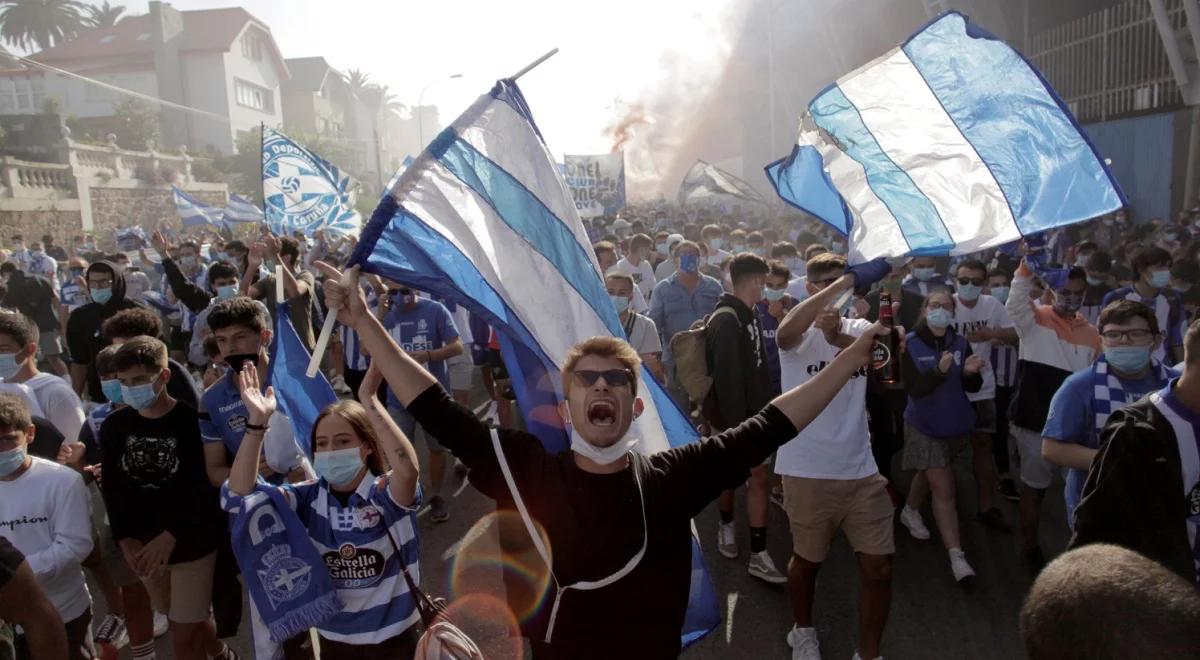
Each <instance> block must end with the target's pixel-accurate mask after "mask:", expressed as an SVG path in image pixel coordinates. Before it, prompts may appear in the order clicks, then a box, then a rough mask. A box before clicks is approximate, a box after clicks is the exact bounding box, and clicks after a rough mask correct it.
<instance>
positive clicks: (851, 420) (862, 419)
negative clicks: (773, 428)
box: [775, 319, 879, 479]
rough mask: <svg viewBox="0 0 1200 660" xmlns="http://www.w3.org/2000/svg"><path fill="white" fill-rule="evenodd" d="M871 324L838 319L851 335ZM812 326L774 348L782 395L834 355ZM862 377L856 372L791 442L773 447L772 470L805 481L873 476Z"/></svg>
mask: <svg viewBox="0 0 1200 660" xmlns="http://www.w3.org/2000/svg"><path fill="white" fill-rule="evenodd" d="M870 327H871V322H870V321H867V320H866V319H842V330H841V331H842V333H844V334H847V335H850V336H851V337H857V336H859V335H861V334H862V333H863V332H866V330H867V328H870ZM839 352H840V351H839V349H837V348H835V347H833V346H831V345H830V344H829V342H827V341H825V334H824V333H822V332H821V331H820V330H818V329H816V328H809V329H808V332H806V333H804V338H803V339H801V340H800V344H799V345H798V346H796V347H795V348H793V349H792V350H790V351H785V350H783V349H780V351H779V370H780V376H781V377H782V380H783V391H784V392H787V391H788V390H790V389H792V388H793V387H796V386H798V385H803V384H804V383H807V382H808V381H809V380H812V377H813V376H815V375H817V373H819V372H820V371H821V370H822V369H824V368H825V367H826V366H827V365H828V364H829V363H830V362H833V358H834V357H836V356H837V354H838V353H839ZM867 373H868V369H867V368H866V367H864V368H862V369H860V370H859V371H858V372H856V373H855V374H854V375H853V376H852V377H851V378H850V382H848V383H846V384H845V385H843V386H842V389H841V390H840V391H839V392H838V393H837V395H836V396H834V397H833V401H831V402H830V403H829V405H827V406H825V409H824V410H822V411H821V414H820V415H817V418H816V419H814V420H813V421H812V423H810V424H809V425H808V426H806V427H805V428H804V430H803V431H801V432H800V434H799V435H797V436H796V437H795V438H793V439H792V440H791V441H789V442H788V443H787V444H785V445H783V446H782V447H780V448H779V452H778V453H777V454H776V456H775V472H776V473H777V474H782V475H787V476H790V477H805V478H808V479H862V478H865V477H869V476H871V475H873V474H875V473H877V472H879V468H878V467H876V466H875V457H874V456H873V455H872V454H871V432H870V430H868V428H867V398H866V397H867Z"/></svg>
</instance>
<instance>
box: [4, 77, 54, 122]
mask: <svg viewBox="0 0 1200 660" xmlns="http://www.w3.org/2000/svg"><path fill="white" fill-rule="evenodd" d="M43 96H44V94H43V92H42V79H41V78H40V77H39V78H32V79H31V78H4V79H0V114H6V115H11V114H23V113H33V112H37V111H38V109H39V108H40V107H41V105H42V97H43Z"/></svg>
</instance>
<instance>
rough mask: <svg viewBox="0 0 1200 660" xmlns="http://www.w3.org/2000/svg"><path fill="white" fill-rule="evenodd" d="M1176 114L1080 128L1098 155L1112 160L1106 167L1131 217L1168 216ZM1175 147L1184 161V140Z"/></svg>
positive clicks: (1172, 177) (1174, 157)
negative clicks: (1121, 191)
mask: <svg viewBox="0 0 1200 660" xmlns="http://www.w3.org/2000/svg"><path fill="white" fill-rule="evenodd" d="M1176 116H1177V113H1174V112H1166V113H1161V114H1153V115H1143V116H1140V117H1129V118H1127V119H1115V120H1113V121H1106V122H1100V123H1097V124H1088V125H1086V126H1084V127H1083V128H1084V131H1085V132H1086V133H1087V134H1088V137H1090V138H1091V139H1092V143H1093V144H1095V145H1096V149H1097V150H1099V152H1100V156H1101V157H1102V158H1107V159H1110V160H1111V161H1112V163H1111V164H1110V165H1109V168H1110V169H1111V170H1112V172H1113V174H1114V175H1115V176H1116V177H1117V181H1118V182H1119V183H1120V184H1121V189H1122V190H1124V191H1125V196H1126V197H1128V198H1129V204H1130V206H1131V207H1132V210H1133V212H1132V214H1131V215H1132V216H1133V219H1134V220H1146V219H1147V218H1154V217H1160V218H1169V217H1170V216H1171V200H1172V194H1171V193H1172V182H1173V181H1174V180H1175V171H1176V165H1175V163H1176V161H1177V160H1178V159H1177V158H1176V151H1177V150H1176V140H1175V121H1176ZM1185 116H1186V115H1185ZM1178 150H1179V153H1180V154H1182V155H1183V156H1184V157H1185V158H1184V161H1185V162H1186V155H1187V142H1186V141H1184V142H1182V143H1181V144H1179V146H1178Z"/></svg>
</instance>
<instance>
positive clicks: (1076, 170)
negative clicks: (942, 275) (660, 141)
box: [767, 12, 1126, 263]
mask: <svg viewBox="0 0 1200 660" xmlns="http://www.w3.org/2000/svg"><path fill="white" fill-rule="evenodd" d="M767 177H768V178H769V179H770V180H771V182H772V184H773V185H774V186H775V188H776V191H777V192H778V193H779V195H780V197H782V198H783V199H784V201H786V202H788V203H790V204H792V205H794V206H797V207H799V208H801V209H803V210H805V211H808V212H809V213H811V214H813V215H816V216H817V217H819V218H820V219H822V220H823V221H825V222H826V223H828V224H829V225H830V226H832V227H833V228H834V229H836V230H838V231H839V232H841V233H842V234H844V235H847V236H849V238H850V241H849V242H850V252H849V258H850V261H851V262H852V263H861V262H863V261H868V260H870V259H874V258H876V257H898V256H903V255H960V254H970V253H973V252H978V251H979V250H983V249H987V248H993V247H997V246H999V245H1001V244H1004V243H1008V242H1010V241H1014V240H1018V239H1020V238H1021V237H1023V236H1025V235H1027V234H1032V233H1036V232H1041V231H1045V230H1047V229H1052V228H1054V227H1061V226H1063V225H1069V224H1072V223H1076V222H1082V221H1084V220H1088V219H1091V218H1094V217H1096V216H1099V215H1103V214H1105V213H1109V212H1111V211H1114V210H1116V209H1118V208H1120V207H1122V206H1124V205H1125V204H1126V200H1125V196H1124V194H1123V193H1122V192H1121V189H1120V187H1119V186H1118V184H1117V182H1116V180H1115V179H1114V178H1113V176H1112V173H1111V172H1109V170H1108V167H1107V165H1106V164H1105V162H1104V160H1103V159H1102V158H1101V157H1100V155H1099V154H1098V153H1097V151H1096V149H1095V147H1094V146H1093V145H1092V144H1091V142H1089V140H1088V138H1087V136H1086V135H1085V134H1084V133H1083V131H1082V130H1081V129H1080V127H1079V124H1078V123H1077V122H1076V121H1075V117H1074V116H1073V115H1072V114H1071V112H1070V110H1068V109H1067V107H1066V105H1065V104H1064V103H1063V102H1062V100H1061V99H1059V98H1058V96H1057V94H1055V92H1054V89H1053V88H1051V87H1050V85H1049V83H1048V82H1046V80H1045V79H1044V78H1043V77H1042V76H1041V74H1040V73H1038V71H1037V70H1036V69H1034V68H1033V66H1032V65H1030V64H1029V63H1028V62H1027V61H1025V59H1024V58H1023V57H1021V55H1020V54H1019V53H1017V52H1016V51H1015V50H1013V49H1012V48H1010V47H1009V46H1007V45H1006V44H1005V43H1004V42H1002V41H1000V40H999V39H997V38H996V37H994V36H992V35H991V34H988V33H987V32H986V31H984V30H982V29H980V28H979V27H977V26H975V25H972V24H971V23H970V22H969V21H968V20H967V18H966V17H965V16H963V15H962V14H959V13H956V12H949V13H946V14H943V15H942V16H940V17H938V18H937V19H935V20H933V21H931V22H930V23H929V24H927V25H926V26H925V27H924V28H922V29H921V30H920V31H919V32H917V33H916V34H914V35H913V36H912V37H910V38H909V40H908V41H906V42H905V43H904V44H902V45H901V46H899V47H897V48H895V49H893V50H892V51H891V52H889V53H886V54H885V55H883V56H882V57H880V58H879V59H876V60H875V61H873V62H871V63H870V64H868V65H866V66H864V67H862V68H860V69H858V70H857V71H853V72H851V73H849V74H847V75H846V76H844V77H842V78H841V79H839V80H838V81H837V82H835V83H833V84H831V85H830V86H829V87H827V88H826V89H825V90H824V91H822V92H821V93H820V94H818V95H817V97H816V98H814V99H813V100H812V101H811V102H810V103H809V105H808V110H807V112H806V113H805V115H804V116H803V117H802V119H801V123H800V138H799V140H798V144H797V146H796V148H795V149H794V150H793V152H792V154H791V155H790V156H789V157H788V158H786V159H783V160H781V161H778V162H775V163H772V164H771V165H768V166H767Z"/></svg>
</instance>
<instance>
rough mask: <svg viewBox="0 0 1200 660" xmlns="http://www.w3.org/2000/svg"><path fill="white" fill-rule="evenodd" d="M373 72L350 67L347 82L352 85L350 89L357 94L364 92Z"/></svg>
mask: <svg viewBox="0 0 1200 660" xmlns="http://www.w3.org/2000/svg"><path fill="white" fill-rule="evenodd" d="M370 79H371V74H369V73H364V72H363V71H361V70H359V69H350V70H349V71H347V72H346V83H347V84H348V85H350V91H351V92H354V93H355V94H359V93H360V92H362V91H363V90H364V89H365V88H366V87H367V85H368V84H370V83H369V81H370Z"/></svg>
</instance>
